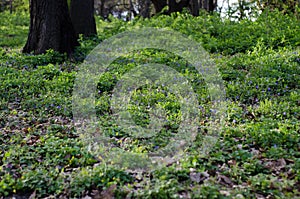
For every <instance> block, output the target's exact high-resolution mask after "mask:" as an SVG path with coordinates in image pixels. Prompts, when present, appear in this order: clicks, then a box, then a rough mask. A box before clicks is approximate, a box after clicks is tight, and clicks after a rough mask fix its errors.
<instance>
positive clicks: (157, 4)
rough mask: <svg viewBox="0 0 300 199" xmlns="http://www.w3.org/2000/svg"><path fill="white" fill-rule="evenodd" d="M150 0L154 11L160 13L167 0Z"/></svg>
mask: <svg viewBox="0 0 300 199" xmlns="http://www.w3.org/2000/svg"><path fill="white" fill-rule="evenodd" d="M151 2H152V3H153V5H154V8H155V12H156V13H160V12H161V11H162V9H163V8H164V7H166V6H167V5H168V4H167V0H151Z"/></svg>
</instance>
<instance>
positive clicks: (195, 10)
mask: <svg viewBox="0 0 300 199" xmlns="http://www.w3.org/2000/svg"><path fill="white" fill-rule="evenodd" d="M190 7H191V13H192V15H193V16H199V8H200V7H199V2H198V0H191V1H190Z"/></svg>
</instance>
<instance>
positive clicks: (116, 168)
mask: <svg viewBox="0 0 300 199" xmlns="http://www.w3.org/2000/svg"><path fill="white" fill-rule="evenodd" d="M0 18H1V21H0V29H1V31H0V110H1V112H0V149H1V150H0V151H1V153H0V198H1V197H2V198H11V197H13V196H14V197H16V198H29V197H30V198H85V199H88V198H113V197H115V198H297V197H300V124H299V120H300V92H299V91H300V87H299V85H300V49H299V45H300V34H299V31H300V30H299V29H300V21H299V20H298V19H296V18H295V17H292V16H283V15H281V14H280V13H273V14H269V15H263V14H262V15H261V16H260V17H259V18H258V19H257V20H256V21H251V20H243V21H241V22H230V21H226V20H225V21H223V20H221V19H220V18H219V17H217V16H208V15H206V16H200V17H197V18H195V17H192V16H190V15H187V14H177V15H172V16H158V17H153V18H151V19H146V20H143V19H137V20H134V21H131V22H124V21H121V20H117V19H113V18H111V20H110V22H108V21H102V20H100V19H99V18H97V20H96V21H97V27H98V37H93V38H87V39H83V38H81V39H80V46H79V47H78V48H77V50H76V58H77V59H78V60H77V61H76V62H74V61H72V62H71V61H69V60H67V59H66V56H65V55H60V54H58V53H56V52H53V51H51V50H50V51H48V52H47V53H46V54H44V55H24V54H22V53H20V49H21V48H22V46H23V45H24V44H25V42H26V38H27V32H28V26H29V16H28V14H24V13H15V14H12V15H11V14H9V13H6V12H4V13H0ZM2 19H3V20H2ZM266 24H267V25H266ZM286 24H289V26H286ZM141 27H156V28H169V29H173V30H175V31H177V32H180V33H183V34H185V35H188V36H189V38H190V39H194V40H195V42H199V43H200V44H201V45H202V46H203V47H204V49H205V50H206V51H207V52H208V53H209V55H210V56H211V58H212V60H213V61H214V63H215V66H216V68H217V69H218V71H219V73H220V77H221V79H222V82H223V84H224V85H223V86H224V90H225V91H226V94H225V96H224V99H222V100H224V101H223V103H224V104H225V105H226V109H222V111H223V112H222V115H221V116H222V123H220V124H219V126H217V127H215V126H214V125H215V123H216V120H215V119H216V118H215V117H214V114H213V113H214V109H215V108H216V107H217V105H216V104H215V102H214V101H213V100H211V95H212V94H211V93H210V90H209V87H208V85H207V84H206V82H205V81H206V80H207V79H205V77H203V74H202V75H201V74H200V73H199V72H198V71H197V70H195V68H193V65H192V64H191V63H188V62H189V61H190V60H185V59H184V58H183V57H180V56H178V55H176V54H173V53H172V52H166V51H163V50H161V49H160V50H157V49H144V50H140V51H133V52H129V53H128V54H126V55H123V56H121V57H117V59H115V60H114V61H113V62H112V64H111V65H110V66H109V68H108V69H107V70H106V71H105V73H104V74H103V75H102V76H101V77H99V81H98V82H97V85H96V89H97V92H96V93H95V112H96V115H97V118H98V120H99V121H100V123H98V124H97V125H98V126H97V128H95V129H92V130H93V132H95V131H97V132H99V128H100V129H101V132H102V133H103V136H104V137H105V138H106V139H107V141H108V142H109V145H110V146H113V147H112V148H118V149H121V151H123V154H122V153H121V155H120V154H118V153H116V154H117V155H119V156H116V157H109V155H106V157H104V156H105V153H104V152H103V150H104V151H105V150H106V149H99V150H102V152H103V153H95V151H91V150H88V148H87V145H88V143H87V142H86V141H84V139H82V137H81V136H80V134H79V132H78V131H79V128H78V126H76V125H77V124H76V122H74V110H73V109H72V105H74V104H72V103H74V101H72V100H73V98H72V97H73V95H74V88H75V87H74V84H75V83H76V81H77V79H76V78H78V74H79V71H80V69H81V67H82V65H81V64H82V60H83V59H84V58H85V56H86V55H87V54H88V53H89V52H90V51H91V50H92V49H93V48H94V47H95V46H96V45H98V44H99V43H101V42H102V41H103V40H104V39H108V38H111V37H112V36H114V35H117V34H118V33H120V32H123V31H126V30H127V31H132V30H137V29H139V28H141ZM122 47H123V46H121V48H122ZM147 63H157V64H161V65H162V64H164V65H167V66H169V67H171V68H173V69H174V70H175V71H177V72H178V73H181V74H182V76H183V77H185V78H186V79H187V80H188V81H189V82H190V85H191V86H192V89H193V90H192V91H193V92H194V93H196V95H195V96H197V99H198V105H199V107H196V108H197V111H199V112H198V113H199V115H200V117H199V119H198V120H196V121H194V123H193V124H191V125H196V127H197V128H198V129H197V135H196V136H195V137H194V139H193V142H192V143H190V144H189V145H187V146H186V148H184V150H182V151H181V152H183V155H182V156H180V158H179V159H175V157H172V156H171V157H170V158H169V159H166V160H164V165H163V166H162V167H157V168H155V167H151V169H139V170H137V169H135V168H136V167H138V166H141V164H142V163H144V162H143V160H144V159H143V157H144V155H147V154H148V153H152V152H153V153H154V152H156V151H158V150H159V149H160V148H164V147H166V146H168V144H169V143H172V140H173V141H174V137H177V136H178V135H179V132H178V131H179V127H180V125H181V122H183V121H182V115H183V110H182V109H180V105H181V104H180V103H179V102H178V97H177V96H176V95H175V94H174V92H172V90H170V89H167V88H166V87H165V86H164V85H152V86H151V85H150V86H149V85H148V84H145V85H142V86H139V87H138V88H137V89H136V90H134V91H133V92H132V94H131V96H130V102H128V107H127V108H128V110H129V112H130V113H131V115H132V120H133V121H134V123H135V124H136V125H139V126H141V127H142V128H145V127H147V125H149V124H150V123H151V121H150V120H151V118H150V116H149V115H150V112H151V110H152V109H151V107H154V104H158V105H157V107H159V108H160V109H162V110H164V111H165V115H164V116H165V117H166V118H165V120H164V122H165V123H164V125H162V128H161V129H160V130H159V131H158V133H157V134H155V135H153V136H152V137H150V138H145V137H142V138H140V137H135V136H132V134H131V133H132V132H130V128H129V127H128V126H126V124H124V125H123V124H122V123H120V121H118V120H117V119H116V117H114V114H113V113H112V107H111V106H112V104H113V103H112V102H111V100H112V99H113V97H114V95H113V93H114V92H115V90H114V89H115V88H116V87H117V86H118V82H119V81H120V80H124V79H122V77H124V76H126V75H125V74H126V73H127V72H130V71H132V69H134V68H135V67H137V66H139V65H143V64H147ZM127 77H128V76H127ZM129 77H130V76H129ZM125 80H126V79H125ZM125 80H124V81H125ZM142 80H143V79H142ZM128 81H129V80H128ZM139 81H140V80H139ZM175 88H176V87H175ZM166 93H167V94H166ZM117 102H118V101H117ZM83 103H84V102H83ZM80 105H82V104H80ZM83 105H86V104H83ZM149 107H150V108H149ZM159 113H160V112H159ZM124 121H125V120H124ZM212 127H213V128H212ZM211 129H213V130H214V133H213V136H214V137H215V138H216V141H215V142H208V141H207V140H208V139H209V138H208V137H207V135H208V134H209V132H210V130H211ZM188 133H189V132H188ZM86 135H89V134H86ZM188 135H189V134H188ZM101 139H102V137H101ZM175 139H176V138H175ZM205 143H206V144H207V146H206V148H203V145H204V144H205ZM176 149H177V148H176ZM203 149H207V151H206V152H203ZM107 150H110V149H107ZM127 153H128V154H129V155H128V156H126V155H125V154H127ZM108 154H110V153H108ZM112 154H114V153H112ZM131 154H135V155H136V154H137V155H136V156H131ZM130 158H132V159H130ZM137 158H141V159H137ZM118 160H121V162H122V164H121V166H120V164H119V165H118V163H116V161H118ZM147 160H148V159H147ZM119 163H120V162H119ZM135 164H137V165H138V166H136V165H135ZM146 164H147V162H146ZM145 168H146V166H145ZM147 168H148V167H147Z"/></svg>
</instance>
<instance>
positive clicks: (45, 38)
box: [23, 0, 78, 55]
mask: <svg viewBox="0 0 300 199" xmlns="http://www.w3.org/2000/svg"><path fill="white" fill-rule="evenodd" d="M29 29H30V32H29V34H28V39H27V42H26V44H25V47H24V48H23V52H24V53H31V52H34V54H41V53H45V52H46V50H48V49H53V50H55V51H58V52H61V53H67V54H69V55H70V54H71V53H72V52H73V50H74V48H75V46H76V45H78V42H77V37H76V35H75V31H74V28H73V25H72V22H71V18H70V15H69V11H68V5H67V1H66V0H51V1H49V0H30V28H29Z"/></svg>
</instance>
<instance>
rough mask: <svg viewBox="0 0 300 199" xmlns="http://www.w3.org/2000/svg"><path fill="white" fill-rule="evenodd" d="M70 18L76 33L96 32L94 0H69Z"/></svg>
mask: <svg viewBox="0 0 300 199" xmlns="http://www.w3.org/2000/svg"><path fill="white" fill-rule="evenodd" d="M70 15H71V20H72V23H73V26H74V29H75V32H76V34H77V35H79V34H83V35H84V36H92V35H96V34H97V30H96V23H95V18H94V0H71V8H70Z"/></svg>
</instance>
